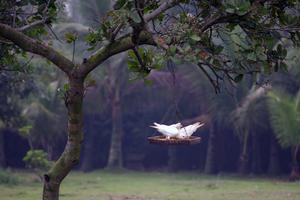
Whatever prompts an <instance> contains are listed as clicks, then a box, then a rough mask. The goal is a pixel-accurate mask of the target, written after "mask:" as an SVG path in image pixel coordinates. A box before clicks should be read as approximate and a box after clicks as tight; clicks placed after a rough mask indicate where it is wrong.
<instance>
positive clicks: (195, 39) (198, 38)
mask: <svg viewBox="0 0 300 200" xmlns="http://www.w3.org/2000/svg"><path fill="white" fill-rule="evenodd" d="M190 38H191V39H192V40H194V41H196V42H199V41H200V40H201V37H199V36H198V35H196V34H192V35H191V36H190Z"/></svg>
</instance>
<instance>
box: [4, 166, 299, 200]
mask: <svg viewBox="0 0 300 200" xmlns="http://www.w3.org/2000/svg"><path fill="white" fill-rule="evenodd" d="M16 175H17V176H18V177H19V179H20V183H19V184H17V185H5V184H1V185H0V199H1V200H38V199H41V190H42V185H41V183H39V182H38V181H37V179H36V178H35V176H34V175H33V174H30V173H25V172H18V173H16ZM60 199H61V200H150V199H151V200H300V182H297V183H289V182H285V181H283V180H279V179H278V180H277V179H264V178H239V177H235V176H204V175H199V174H196V173H177V174H168V173H158V172H149V173H146V172H131V171H122V172H111V171H96V172H92V173H79V172H74V173H71V174H70V175H69V176H68V177H67V178H66V179H65V181H64V182H63V184H62V187H61V198H60Z"/></svg>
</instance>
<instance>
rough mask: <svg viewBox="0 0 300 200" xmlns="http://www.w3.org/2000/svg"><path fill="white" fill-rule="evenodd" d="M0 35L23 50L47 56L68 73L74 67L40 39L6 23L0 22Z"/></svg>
mask: <svg viewBox="0 0 300 200" xmlns="http://www.w3.org/2000/svg"><path fill="white" fill-rule="evenodd" d="M0 36H1V37H3V38H5V39H7V40H10V41H12V42H13V43H14V44H16V45H17V46H19V47H20V48H21V49H23V50H25V51H28V52H31V53H34V54H37V55H40V56H42V57H44V58H47V59H48V60H49V61H51V62H52V63H53V64H55V65H56V66H57V67H59V68H60V69H61V70H62V71H64V72H65V73H67V74H68V75H69V74H70V72H71V70H72V69H73V67H74V64H73V63H72V62H71V61H70V60H69V59H68V58H66V57H65V56H63V55H61V54H60V53H58V52H57V51H56V50H54V49H53V48H51V47H49V46H47V45H45V44H43V43H42V42H41V41H38V40H35V39H32V38H30V37H28V36H27V35H25V34H23V33H21V32H19V31H17V30H16V29H14V28H11V27H10V26H8V25H6V24H2V23H0Z"/></svg>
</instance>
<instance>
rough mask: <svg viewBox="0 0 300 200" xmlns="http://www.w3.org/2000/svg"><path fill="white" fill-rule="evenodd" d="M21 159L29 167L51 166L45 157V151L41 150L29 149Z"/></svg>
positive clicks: (40, 168)
mask: <svg viewBox="0 0 300 200" xmlns="http://www.w3.org/2000/svg"><path fill="white" fill-rule="evenodd" d="M23 161H24V162H25V163H26V166H27V167H28V168H30V169H38V170H48V169H49V168H50V167H51V162H49V161H48V159H47V153H46V152H44V151H43V150H29V151H28V152H27V153H26V155H25V156H24V158H23Z"/></svg>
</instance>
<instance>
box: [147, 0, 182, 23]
mask: <svg viewBox="0 0 300 200" xmlns="http://www.w3.org/2000/svg"><path fill="white" fill-rule="evenodd" d="M176 4H179V1H178V0H166V1H164V2H163V3H162V4H161V5H160V6H159V7H158V8H157V9H155V10H154V11H152V12H151V13H149V14H147V15H145V16H144V20H145V22H149V21H151V20H152V19H154V18H156V17H157V16H158V15H160V14H161V13H163V12H165V11H166V10H168V9H170V8H172V7H174V6H175V5H176Z"/></svg>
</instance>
